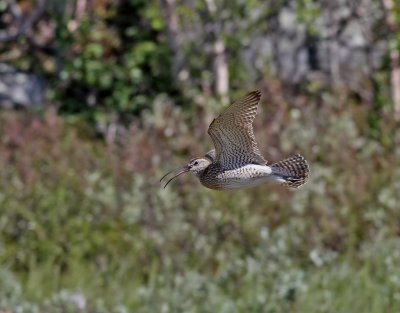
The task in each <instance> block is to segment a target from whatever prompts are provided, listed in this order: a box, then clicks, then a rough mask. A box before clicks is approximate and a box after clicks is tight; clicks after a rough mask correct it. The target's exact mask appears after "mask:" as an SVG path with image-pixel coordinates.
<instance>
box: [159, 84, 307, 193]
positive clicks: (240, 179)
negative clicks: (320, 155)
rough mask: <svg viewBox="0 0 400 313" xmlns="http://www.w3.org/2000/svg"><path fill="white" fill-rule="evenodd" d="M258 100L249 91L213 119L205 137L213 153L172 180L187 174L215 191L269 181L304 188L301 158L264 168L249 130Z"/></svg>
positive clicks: (255, 93)
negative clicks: (211, 143) (207, 138)
mask: <svg viewBox="0 0 400 313" xmlns="http://www.w3.org/2000/svg"><path fill="white" fill-rule="evenodd" d="M260 98H261V92H260V91H253V92H251V93H249V94H247V95H246V96H245V97H243V98H241V99H239V100H238V101H236V102H234V103H233V104H232V105H231V106H229V107H228V108H227V109H226V110H225V111H224V112H223V113H221V114H220V115H219V116H218V117H217V118H216V119H214V120H213V121H212V123H211V124H210V127H209V129H208V133H209V135H210V137H211V138H212V140H213V142H214V146H215V149H213V150H211V151H209V152H208V153H207V154H206V155H205V156H204V157H203V158H195V159H192V160H190V161H189V163H188V164H186V165H184V166H183V167H181V168H180V169H179V170H178V172H177V173H176V175H175V176H174V177H173V178H175V177H177V176H179V175H181V174H183V173H185V172H189V171H190V172H192V173H194V174H195V175H196V176H197V177H198V178H199V180H200V182H201V183H202V185H204V186H205V187H207V188H210V189H217V190H223V189H237V188H249V187H254V186H258V185H261V184H264V183H266V182H271V181H272V182H278V183H283V184H286V185H288V186H289V187H294V188H296V187H299V186H300V185H302V184H304V183H305V181H306V179H307V177H308V174H309V169H308V164H307V161H306V160H305V159H304V158H303V157H302V156H301V155H298V154H297V155H294V156H292V157H290V158H288V159H285V160H283V161H280V162H277V163H274V164H272V165H270V166H268V165H266V164H267V161H266V160H265V159H264V157H263V156H262V155H261V153H260V151H259V149H258V146H257V143H256V141H255V138H254V134H253V126H252V123H253V120H254V118H255V116H256V113H257V105H258V102H259V100H260ZM169 173H171V172H169ZM169 173H167V174H166V175H165V176H164V177H166V176H167V175H168V174H169ZM164 177H163V178H162V179H164ZM173 178H172V179H173ZM162 179H161V180H162ZM172 179H170V180H169V181H168V182H167V184H166V185H165V187H166V186H167V185H168V183H169V182H170V181H171V180H172Z"/></svg>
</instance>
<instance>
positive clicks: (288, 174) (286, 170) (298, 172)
mask: <svg viewBox="0 0 400 313" xmlns="http://www.w3.org/2000/svg"><path fill="white" fill-rule="evenodd" d="M271 168H272V173H273V174H275V175H277V176H279V177H280V178H282V179H283V180H284V181H285V184H286V185H288V186H289V187H292V188H297V187H299V186H301V185H303V184H304V183H305V182H306V180H307V178H308V176H309V173H310V170H309V168H308V163H307V161H306V159H304V157H302V156H301V155H300V154H296V155H294V156H292V157H290V158H287V159H285V160H282V161H279V162H277V163H274V164H272V165H271Z"/></svg>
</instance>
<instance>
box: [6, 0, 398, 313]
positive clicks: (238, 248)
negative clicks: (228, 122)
mask: <svg viewBox="0 0 400 313" xmlns="http://www.w3.org/2000/svg"><path fill="white" fill-rule="evenodd" d="M13 3H14V4H16V3H18V4H19V6H20V7H21V8H22V9H23V13H24V14H26V15H27V16H29V14H30V12H31V11H34V9H35V5H37V6H40V3H45V2H42V1H39V0H38V1H34V2H31V1H27V0H20V1H17V2H14V1H4V0H0V25H1V26H7V25H6V24H7V23H8V21H9V20H10V19H12V18H11V17H10V13H9V11H10V6H11V5H12V4H13ZM79 3H84V4H85V5H86V7H85V8H84V9H82V8H80V9H79V5H78V4H79ZM330 3H331V2H330ZM337 3H339V2H337ZM365 3H369V2H368V1H367V2H365ZM365 3H364V2H363V4H365ZM371 3H372V4H373V5H374V6H372V7H374V8H375V7H378V6H379V3H378V1H375V0H373V1H371ZM166 4H170V5H171V4H174V5H175V7H172V9H175V13H176V16H175V17H176V18H177V19H178V21H179V23H178V26H179V27H178V31H177V34H175V39H177V40H176V42H175V44H176V45H177V46H178V47H175V46H174V44H171V37H174V35H173V34H172V35H171V33H172V32H173V29H172V30H171V29H170V27H171V25H169V22H168V18H167V17H168V16H167V15H168V14H167V13H168V12H167V10H166V8H167V7H163V5H164V6H165V5H166ZM213 4H214V5H215V8H214V10H213V9H212V8H210V6H211V7H212V5H213ZM363 4H360V6H357V7H355V6H350V9H351V10H350V9H349V10H348V11H346V8H347V7H346V6H344V10H345V13H346V14H347V15H346V14H344V16H347V17H349V20H346V18H343V17H341V16H339V17H340V19H341V24H340V25H339V26H340V27H343V25H346V23H349V24H351V21H353V20H351V19H352V18H360V12H361V13H362V12H364V11H362V10H363V9H365V7H364V6H363ZM396 5H397V3H396ZM329 8H330V7H328V6H327V2H324V1H310V0H302V1H283V0H282V1H259V0H246V1H244V0H235V1H222V2H218V1H215V2H214V1H212V0H207V1H197V2H196V1H183V0H177V1H155V0H151V1H143V0H125V1H122V0H118V1H111V0H102V1H47V2H46V6H44V8H43V14H42V15H40V19H39V20H37V21H36V22H35V23H33V24H32V29H29V30H27V31H26V32H25V33H22V34H19V35H18V36H16V38H15V40H10V41H7V42H6V41H4V40H3V39H4V37H3V35H4V33H3V32H0V41H1V42H0V61H1V62H6V63H10V64H13V66H15V67H17V68H18V69H20V70H24V71H28V72H34V73H37V74H39V75H42V76H44V77H45V78H46V81H47V82H48V87H49V89H48V94H49V103H48V105H46V106H43V109H42V110H39V111H36V112H33V111H30V110H26V111H25V110H2V111H1V112H0V169H1V171H0V234H1V236H0V312H121V313H122V312H151V313H153V312H165V313H167V312H271V313H272V312H307V313H313V312H335V313H338V312H343V313H344V312H371V313H378V312H379V313H381V312H398V311H400V272H399V267H400V254H399V251H400V244H399V236H400V230H399V225H400V224H399V221H400V211H399V193H398V190H399V189H400V128H399V125H398V123H397V124H396V122H395V121H394V120H393V118H392V116H391V114H390V109H391V104H390V102H389V100H388V94H389V91H388V81H389V79H388V77H389V73H388V70H389V67H390V65H389V62H387V61H385V62H383V63H382V64H379V66H375V67H374V66H373V65H372V63H373V62H372V61H371V64H366V69H365V71H366V72H367V74H366V75H365V76H363V79H362V80H361V81H360V82H359V84H358V85H357V84H353V82H352V81H351V78H352V77H353V75H349V76H351V77H350V81H351V84H350V83H349V84H345V83H341V84H340V83H338V84H337V85H335V84H331V82H335V80H334V79H333V78H338V79H339V78H341V77H334V75H333V74H334V73H333V74H332V73H330V72H329V73H328V74H329V75H331V76H329V75H328V76H329V77H328V78H329V79H326V77H325V76H323V75H322V74H324V73H322V70H320V69H318V67H316V69H314V70H315V71H314V72H310V73H309V74H310V75H309V76H307V79H304V80H303V81H300V82H297V83H288V82H281V81H280V77H279V71H274V70H273V63H274V60H270V59H267V58H266V57H265V55H263V54H262V53H261V52H262V51H261V50H268V49H273V48H274V47H272V48H271V47H269V48H268V47H266V46H264V45H262V44H260V43H259V42H258V41H259V40H261V39H262V38H263V37H266V36H272V37H273V38H275V40H277V41H276V42H279V41H280V40H281V39H282V40H283V38H280V36H281V35H282V28H279V27H280V26H282V25H280V24H285V23H284V21H283V20H282V17H280V15H279V13H280V12H281V11H285V10H286V11H285V12H286V13H287V12H288V11H287V10H289V9H293V10H292V11H290V12H291V13H290V12H289V13H290V14H292V13H293V12H294V13H293V14H294V17H295V20H294V21H296V23H299V25H298V28H299V29H305V33H303V34H304V36H309V39H310V40H311V41H313V40H320V41H323V42H328V41H329V40H330V38H327V37H323V36H325V35H326V34H321V33H322V31H321V29H320V28H319V25H320V24H318V23H319V22H320V21H321V17H323V14H324V12H325V14H326V12H328V13H329V12H330V11H329ZM170 9H171V8H170ZM375 9H376V8H375ZM376 10H378V9H376ZM393 10H394V12H395V16H396V18H397V21H396V23H399V16H400V15H399V12H400V10H399V9H398V8H397V7H395V8H394V9H393ZM349 12H350V13H349ZM373 13H374V16H375V15H378V17H379V18H377V19H374V21H375V22H376V25H373V27H375V28H376V30H375V32H374V33H373V34H372V36H371V37H372V38H371V39H370V44H371V45H370V46H366V48H365V51H363V53H364V52H365V53H366V54H368V53H370V52H371V51H372V48H373V47H375V46H378V43H380V42H378V41H379V40H381V39H382V38H381V37H385V35H386V34H385V31H386V30H387V29H385V27H384V26H383V25H384V23H382V18H381V12H375V11H374V12H373ZM290 14H288V15H286V18H287V17H288V16H289V19H290V16H291V15H290ZM332 15H334V14H332ZM361 15H363V14H361ZM316 20H318V21H319V22H318V23H316V22H315V21H316ZM368 21H369V20H368ZM286 22H287V21H286ZM172 24H173V23H172ZM328 24H329V23H328ZM332 25H333V26H332V27H333V28H334V27H335V25H334V23H333V22H332ZM11 26H13V25H11ZM175 26H177V25H175ZM289 28H290V27H289ZM11 29H13V28H12V27H11ZM16 29H18V27H17V28H16ZM343 29H344V27H343ZM343 29H342V30H343ZM291 31H293V30H290V31H289V33H290V32H291ZM338 33H340V31H339V30H337V32H336V33H335V32H332V33H331V34H330V36H333V37H334V36H335V35H337V34H338ZM290 34H291V36H292V37H290V38H289V39H291V40H292V39H293V40H294V39H296V38H295V37H296V34H297V33H296V32H293V33H290ZM332 34H333V35H332ZM216 36H217V37H218V36H219V39H221V40H222V42H224V43H225V57H226V60H227V67H228V70H229V74H230V77H229V84H230V86H231V89H232V92H231V95H228V96H227V97H229V96H232V97H231V98H236V97H239V96H241V95H243V94H244V93H245V92H246V91H247V90H248V89H253V88H255V87H257V88H260V89H261V90H262V91H263V100H262V104H261V106H260V111H261V114H260V115H259V116H258V117H257V119H256V121H255V130H256V137H257V139H258V142H259V143H260V149H261V150H262V152H263V154H264V155H265V156H266V158H267V159H268V160H269V162H274V161H277V160H279V159H281V158H283V157H285V156H289V155H291V154H293V153H302V154H303V155H305V156H306V158H307V159H308V160H309V162H310V165H311V178H310V181H309V182H308V184H306V185H305V186H304V187H303V188H301V189H300V190H297V191H294V192H293V191H288V190H287V189H286V188H283V187H281V186H260V187H258V188H253V189H248V190H238V191H224V192H218V191H212V190H207V189H205V188H203V187H201V186H200V185H199V183H198V182H197V181H196V180H195V179H194V178H193V177H189V175H187V176H186V177H185V176H181V177H180V178H179V179H177V180H175V181H174V183H172V184H170V185H169V186H168V188H167V189H166V190H163V189H161V188H160V187H161V186H160V184H159V182H158V179H159V178H160V177H161V176H162V174H163V173H164V172H166V171H167V170H169V169H171V168H174V167H175V166H178V165H179V164H183V163H184V162H186V161H187V159H188V158H189V156H195V155H203V154H204V152H205V151H208V149H209V148H210V147H211V140H210V138H209V137H208V136H207V126H208V125H209V122H211V120H212V118H213V117H214V116H216V114H218V112H220V111H221V110H222V103H223V102H224V101H222V100H223V99H221V101H218V100H214V99H218V94H217V92H216V91H215V90H214V89H215V88H214V87H213V86H214V84H215V77H214V76H213V70H214V67H215V61H216V58H217V57H216V52H215V50H213V49H214V48H215V46H214V44H215V41H216V38H215V37H216ZM397 37H398V36H397ZM349 38H350V39H351V36H350V37H349ZM345 39H346V38H345ZM350 39H348V40H349V41H350ZM383 39H385V38H383ZM395 42H396V43H399V42H400V39H399V38H395ZM313 43H314V44H315V42H313ZM314 48H315V47H314ZM174 49H175V50H174ZM368 49H370V50H368ZM259 50H260V51H259ZM277 51H278V52H279V51H281V50H279V49H277ZM314 52H316V51H314ZM370 54H371V55H372V53H370ZM299 56H300V57H301V56H302V54H301V53H300V54H299ZM300 57H299V60H303V59H302V58H300ZM332 58H333V56H332ZM177 60H178V61H182V60H184V62H183V63H184V66H186V67H187V70H188V71H187V73H186V74H187V77H186V78H185V79H183V80H181V81H179V80H178V79H177V78H179V77H176V75H175V74H176V73H174V66H175V65H176V64H177V63H179V62H177ZM286 60H287V61H288V62H289V61H292V60H289V59H288V58H287V59H286ZM371 60H372V59H371ZM178 65H182V64H178ZM329 67H330V66H328V68H329ZM331 67H332V68H334V66H331ZM332 72H334V70H332ZM338 73H339V74H340V71H338ZM336 74H337V73H336ZM351 74H353V73H351ZM313 75H315V76H313ZM318 75H321V76H322V77H325V78H324V79H321V76H318ZM178 76H179V75H178ZM339 76H340V75H339ZM350 85H351V86H350ZM353 85H355V86H356V87H354V86H353ZM183 104H185V105H183ZM99 130H100V131H101V134H102V136H98V131H99Z"/></svg>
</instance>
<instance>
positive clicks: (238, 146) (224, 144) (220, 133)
mask: <svg viewBox="0 0 400 313" xmlns="http://www.w3.org/2000/svg"><path fill="white" fill-rule="evenodd" d="M260 98H261V92H260V91H259V90H256V91H253V92H250V93H249V94H247V95H246V96H244V97H243V98H241V99H239V100H237V101H236V102H234V103H233V104H232V105H230V106H229V107H228V108H227V109H225V111H223V112H222V113H221V114H220V115H219V116H218V117H217V118H216V119H214V120H213V121H212V123H211V124H210V127H209V128H208V134H209V135H210V137H211V139H212V140H213V142H214V146H215V150H216V162H217V163H219V164H220V165H221V166H223V167H224V168H232V167H236V166H240V165H243V164H248V163H253V164H265V163H266V160H265V159H264V157H263V156H262V155H261V153H260V150H259V149H258V146H257V143H256V140H255V138H254V133H253V125H252V124H253V120H254V118H255V116H256V114H257V106H258V103H259V101H260Z"/></svg>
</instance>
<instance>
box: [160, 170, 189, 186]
mask: <svg viewBox="0 0 400 313" xmlns="http://www.w3.org/2000/svg"><path fill="white" fill-rule="evenodd" d="M186 172H189V167H188V166H187V165H184V166H182V167H179V168H177V169H174V170H172V171H169V172H168V173H167V174H165V175H164V176H163V177H161V179H160V182H161V181H162V180H163V179H164V178H166V177H167V176H168V175H169V174H171V173H174V177H172V178H171V179H169V180H168V181H167V183H166V184H165V185H164V188H165V187H167V186H168V184H169V183H170V182H171V181H172V180H173V179H174V178H176V177H178V176H179V175H182V174H183V173H186Z"/></svg>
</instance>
